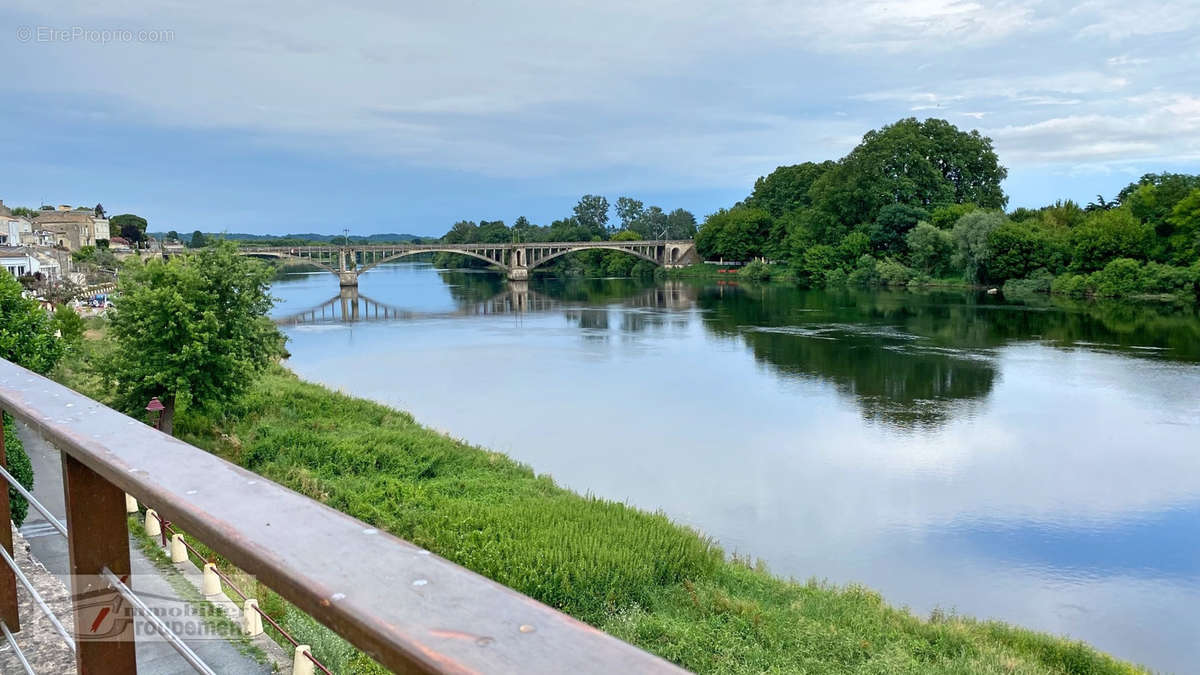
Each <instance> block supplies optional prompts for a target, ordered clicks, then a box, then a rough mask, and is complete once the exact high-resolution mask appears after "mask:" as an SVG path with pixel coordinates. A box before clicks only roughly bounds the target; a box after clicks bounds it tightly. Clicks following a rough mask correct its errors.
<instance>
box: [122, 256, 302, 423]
mask: <svg viewBox="0 0 1200 675" xmlns="http://www.w3.org/2000/svg"><path fill="white" fill-rule="evenodd" d="M270 279H271V269H270V268H269V267H267V266H266V265H264V264H263V263H261V262H259V261H256V260H251V259H249V258H246V257H243V256H240V255H238V253H237V246H236V245H234V244H233V243H232V242H219V243H217V244H215V245H213V246H209V247H207V248H204V249H201V250H200V251H198V252H197V253H194V254H192V255H188V256H174V257H172V258H171V259H170V260H168V261H162V260H157V259H155V260H151V261H150V262H147V263H142V262H140V261H137V260H132V261H131V262H130V263H129V264H128V265H127V266H126V268H125V269H124V270H122V272H121V276H120V279H119V281H118V291H119V296H118V298H117V301H116V302H117V306H116V311H115V312H114V313H113V318H112V332H113V337H114V338H115V341H116V349H115V350H114V352H113V354H112V357H111V358H110V359H108V360H107V363H106V364H105V369H104V376H105V377H106V378H107V379H108V380H109V381H110V383H111V385H112V387H113V391H114V392H116V393H117V395H118V397H119V398H120V399H121V402H122V403H123V404H124V406H125V407H126V409H128V410H140V409H141V408H142V407H143V406H145V405H146V402H147V401H148V400H149V399H150V398H151V397H153V396H157V397H158V398H159V400H160V401H162V403H163V405H164V406H165V407H166V409H165V410H164V411H163V417H162V429H163V431H165V432H167V433H171V432H172V431H173V427H174V416H175V410H176V406H177V405H178V404H179V403H186V404H187V405H189V406H192V407H195V408H198V409H201V410H206V411H211V412H218V411H220V409H221V408H222V407H224V406H226V405H228V404H229V403H231V402H232V401H234V400H235V399H236V398H237V397H238V396H239V395H240V394H241V393H243V392H244V391H245V390H246V389H247V387H249V386H250V383H251V381H252V380H253V378H254V377H255V376H256V375H257V374H258V373H260V372H261V371H262V370H263V369H264V368H266V367H267V365H268V364H270V363H271V361H272V360H273V359H275V358H277V357H278V356H279V355H281V354H282V352H283V336H282V335H281V334H280V333H279V331H278V330H277V329H276V328H275V326H274V324H272V323H271V321H270V320H269V319H268V318H267V316H266V315H267V311H268V310H270V308H271V305H272V298H271V295H270V293H269V286H270Z"/></svg>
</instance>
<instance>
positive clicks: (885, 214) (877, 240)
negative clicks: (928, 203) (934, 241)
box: [867, 204, 929, 255]
mask: <svg viewBox="0 0 1200 675" xmlns="http://www.w3.org/2000/svg"><path fill="white" fill-rule="evenodd" d="M928 218H929V212H928V211H926V210H925V209H921V208H917V207H916V206H909V205H908V204H888V205H887V206H885V207H883V208H882V209H879V215H877V216H875V222H874V223H872V224H871V227H870V228H868V229H867V236H869V237H871V249H872V250H873V251H875V252H876V253H879V254H881V255H900V254H902V253H904V248H905V242H904V235H906V234H908V231H909V230H911V229H913V228H914V227H916V225H917V223H919V222H921V221H922V220H927V219H928Z"/></svg>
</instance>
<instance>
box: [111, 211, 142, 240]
mask: <svg viewBox="0 0 1200 675" xmlns="http://www.w3.org/2000/svg"><path fill="white" fill-rule="evenodd" d="M146 225H147V223H146V219H145V218H142V217H141V216H135V215H134V214H132V213H122V214H121V215H119V216H113V217H112V218H109V219H108V233H109V235H111V236H113V237H124V238H126V239H128V240H129V241H130V242H133V243H135V244H136V243H140V242H143V241H145V240H146Z"/></svg>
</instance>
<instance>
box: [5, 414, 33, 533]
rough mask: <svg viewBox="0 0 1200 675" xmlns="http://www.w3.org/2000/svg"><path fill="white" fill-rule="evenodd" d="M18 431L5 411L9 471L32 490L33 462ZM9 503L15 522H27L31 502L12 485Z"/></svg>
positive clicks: (26, 487) (6, 452) (18, 525)
mask: <svg viewBox="0 0 1200 675" xmlns="http://www.w3.org/2000/svg"><path fill="white" fill-rule="evenodd" d="M16 431H17V430H16V427H15V426H14V424H13V418H12V417H11V416H9V414H8V413H4V453H5V460H6V462H7V464H8V467H7V468H8V472H9V473H11V474H12V475H13V477H14V478H16V479H17V481H18V482H20V483H21V485H23V486H24V487H25V489H26V490H32V489H33V464H31V463H30V462H29V455H27V454H25V445H24V444H23V443H21V439H20V438H18V437H17V433H16ZM8 505H9V509H10V510H11V511H12V521H13V524H14V525H16V526H17V527H21V524H22V523H24V522H25V516H27V515H29V502H26V501H25V498H24V497H22V496H21V494H20V493H19V492H17V489H16V488H14V487H13V486H11V485H10V486H8Z"/></svg>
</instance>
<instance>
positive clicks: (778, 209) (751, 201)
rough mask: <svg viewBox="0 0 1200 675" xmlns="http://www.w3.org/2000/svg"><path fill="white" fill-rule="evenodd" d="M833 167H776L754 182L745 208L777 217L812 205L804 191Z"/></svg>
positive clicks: (829, 163)
mask: <svg viewBox="0 0 1200 675" xmlns="http://www.w3.org/2000/svg"><path fill="white" fill-rule="evenodd" d="M835 166H837V164H836V163H835V162H832V161H828V160H827V161H824V162H821V163H819V164H817V163H815V162H804V163H803V164H793V165H791V166H781V167H778V168H776V169H775V170H774V171H772V172H771V173H769V174H767V175H766V176H762V177H760V178H759V179H758V180H756V181H754V191H753V192H751V193H750V196H749V197H747V198H746V201H745V202H744V205H745V206H750V207H754V208H760V209H765V210H766V211H767V213H770V214H771V215H772V216H774V217H776V218H778V217H780V216H782V215H783V214H785V213H788V212H789V211H795V210H796V209H800V208H804V207H807V206H810V205H811V204H812V198H811V197H809V194H808V191H809V189H811V188H812V185H813V183H815V182H816V181H817V179H818V178H820V177H821V176H823V175H825V174H826V173H827V172H829V171H830V170H831V169H833V168H834V167H835Z"/></svg>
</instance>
